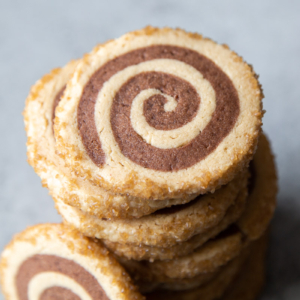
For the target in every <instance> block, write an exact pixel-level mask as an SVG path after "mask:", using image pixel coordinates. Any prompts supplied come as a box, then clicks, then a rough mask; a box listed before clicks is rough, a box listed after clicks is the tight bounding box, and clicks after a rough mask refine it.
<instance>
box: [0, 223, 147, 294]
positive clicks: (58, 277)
mask: <svg viewBox="0 0 300 300" xmlns="http://www.w3.org/2000/svg"><path fill="white" fill-rule="evenodd" d="M0 270H1V284H2V290H3V293H4V295H5V297H6V299H10V300H23V299H24V300H25V299H28V300H33V299H40V300H50V299H73V300H79V299H82V300H90V299H95V300H96V299H97V300H98V299H110V300H113V299H128V300H132V299H137V300H138V299H144V297H143V296H142V295H141V294H140V293H139V292H138V291H137V288H136V287H135V286H134V285H133V283H132V282H131V279H130V277H129V276H128V275H127V273H126V272H125V270H124V269H123V268H122V267H121V266H120V264H119V263H118V262H117V261H116V260H115V259H114V258H113V257H112V255H111V254H109V252H108V251H107V249H106V248H104V247H103V246H101V245H100V244H99V243H96V242H94V241H92V240H90V239H88V238H86V237H84V236H82V235H81V234H80V233H78V231H74V230H72V229H70V228H68V227H66V226H64V225H61V224H43V225H37V226H33V227H30V228H28V229H27V230H25V231H24V232H22V233H20V234H18V235H16V237H15V238H14V239H13V241H12V242H11V243H10V244H9V245H8V246H7V247H6V248H5V250H4V252H3V253H2V258H1V264H0Z"/></svg>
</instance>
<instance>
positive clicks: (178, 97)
mask: <svg viewBox="0 0 300 300" xmlns="http://www.w3.org/2000/svg"><path fill="white" fill-rule="evenodd" d="M154 60H155V61H157V62H159V61H164V62H165V61H167V60H168V61H169V65H170V68H172V67H171V66H172V64H173V63H174V64H175V63H176V64H178V65H179V64H182V65H183V66H186V68H190V69H188V70H191V72H192V71H193V72H197V73H198V74H199V76H201V77H202V81H207V82H208V83H209V84H210V86H211V87H212V89H213V95H214V98H213V99H212V100H211V101H213V102H214V106H212V107H213V108H214V109H213V111H211V112H209V113H208V114H206V115H209V117H207V116H204V117H203V116H202V117H201V118H203V120H204V121H203V122H202V123H203V124H204V125H205V126H204V127H203V126H202V127H201V126H199V124H200V123H199V122H198V123H195V122H196V120H198V119H199V118H198V115H201V114H200V113H201V111H204V112H205V109H204V107H205V105H204V104H205V101H203V95H202V93H201V89H200V92H199V89H197V88H196V87H195V81H194V82H193V84H191V82H192V80H191V81H190V80H186V78H188V75H189V73H190V72H187V76H186V78H181V76H180V78H179V77H178V76H175V75H177V73H178V72H179V71H178V72H177V73H176V72H169V70H168V69H167V70H165V71H163V70H162V69H159V68H155V66H154V67H153V68H154V69H151V68H150V69H149V68H147V66H148V65H150V64H151V62H152V61H153V63H154ZM172 62H173V63H172ZM147 64H148V65H147ZM153 65H154V64H153ZM138 67H141V70H142V72H140V73H139V74H135V73H134V72H133V73H132V74H133V75H132V76H131V77H129V78H128V80H127V81H126V82H125V83H124V84H123V85H121V86H120V87H119V89H118V90H116V91H115V93H114V95H113V96H112V103H111V106H110V123H111V130H112V133H113V136H114V139H115V140H116V142H117V144H118V147H119V149H120V151H121V153H122V154H123V155H124V156H125V157H127V158H129V159H130V160H131V161H133V162H134V163H136V164H138V165H140V166H142V167H145V168H149V169H153V170H159V171H165V172H168V171H178V170H182V169H186V168H189V167H191V166H193V165H194V164H196V163H198V162H199V161H200V160H202V159H204V158H205V157H206V156H207V155H209V154H210V153H211V152H212V151H214V149H216V147H217V146H218V145H219V143H220V142H221V141H222V140H223V139H224V137H226V136H227V135H228V134H229V133H230V131H231V129H232V128H233V126H234V124H235V122H236V120H237V118H238V115H239V98H238V94H237V91H236V89H235V87H234V85H233V83H232V82H231V80H230V79H229V77H228V76H227V75H226V74H225V73H224V72H223V71H222V70H221V69H220V68H219V67H218V66H217V65H216V64H215V63H213V62H212V61H211V60H210V59H208V58H207V57H205V56H203V55H201V54H199V53H198V52H196V51H193V50H190V49H187V48H182V47H177V46H169V45H156V46H149V47H146V48H140V49H137V50H134V51H131V52H128V53H126V54H123V55H121V56H119V57H117V58H115V59H113V60H111V61H109V62H107V63H106V64H105V65H103V66H102V67H100V68H99V69H98V70H97V71H96V72H95V73H94V74H93V76H92V77H91V78H90V80H89V81H88V83H87V84H86V86H85V88H84V90H83V93H82V97H81V99H80V102H79V105H78V114H77V119H78V129H79V132H80V135H81V138H82V142H83V144H84V147H85V149H86V151H87V153H88V155H89V157H90V158H91V159H92V160H93V162H94V163H95V164H97V165H98V166H100V167H101V166H102V165H103V164H104V163H105V152H104V150H103V149H102V146H101V142H100V138H99V134H98V132H100V131H99V128H98V130H97V125H96V123H95V114H96V115H97V113H98V112H97V110H96V112H95V106H97V100H98V94H99V93H101V91H102V89H103V88H104V89H105V84H109V81H110V80H112V78H114V77H117V76H118V74H119V73H120V74H121V73H122V72H125V73H126V71H128V74H130V72H129V71H130V68H138ZM142 67H144V69H143V68H142ZM177 69H178V68H177ZM171 73H172V74H171ZM179 73H180V72H179ZM179 73H178V74H179ZM174 74H175V75H174ZM197 82H199V80H198V81H196V84H197ZM106 91H108V90H106ZM147 93H148V94H147ZM139 97H140V98H142V100H143V101H140V102H139V100H138V98H139ZM200 98H201V103H200ZM100 101H101V98H100ZM136 102H137V103H141V104H140V109H135V107H137V106H138V105H136ZM141 105H142V108H141ZM203 109H204V110H203ZM134 111H136V112H138V111H140V113H139V114H140V115H139V117H135V113H134ZM99 114H101V112H99ZM104 114H105V112H103V115H104ZM201 118H200V119H201ZM139 120H141V122H142V124H145V126H144V127H145V128H147V129H146V130H144V131H143V128H142V127H143V126H139V125H138V124H139V123H140V121H139ZM193 122H194V123H195V124H194V123H193ZM189 123H191V124H194V125H195V126H192V127H186V126H188V125H189ZM203 124H202V125H203ZM184 128H186V130H185V131H181V132H180V131H179V132H180V134H177V135H176V136H171V137H170V140H172V139H175V140H176V141H175V142H174V143H172V141H166V145H164V141H163V140H164V132H167V131H168V134H171V135H172V134H173V131H174V134H175V130H180V129H184ZM151 130H152V131H153V130H154V131H156V132H157V133H153V134H152V133H151ZM190 130H191V131H192V133H191V134H190V132H189V131H190ZM149 132H150V133H149ZM189 134H190V136H191V138H190V139H189V140H187V139H186V137H185V135H189ZM170 145H171V146H170Z"/></svg>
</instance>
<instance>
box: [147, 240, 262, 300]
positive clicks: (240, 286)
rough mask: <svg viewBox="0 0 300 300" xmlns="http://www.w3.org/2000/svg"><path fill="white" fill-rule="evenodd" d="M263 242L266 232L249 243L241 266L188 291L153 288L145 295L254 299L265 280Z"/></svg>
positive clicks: (207, 299)
mask: <svg viewBox="0 0 300 300" xmlns="http://www.w3.org/2000/svg"><path fill="white" fill-rule="evenodd" d="M266 246H267V236H263V237H262V238H260V239H259V240H257V241H256V242H255V243H254V244H253V245H252V246H251V248H252V249H250V256H249V257H248V258H247V259H246V262H245V263H244V265H242V267H241V268H240V269H239V268H238V267H239V265H238V264H237V268H227V269H226V271H227V272H224V273H220V274H218V276H216V277H215V278H214V279H213V280H211V281H210V282H209V283H207V284H205V285H203V286H200V287H198V288H195V289H191V290H188V291H176V292H175V291H156V292H153V293H150V294H148V295H147V299H150V300H151V299H178V300H179V299H184V300H186V299H191V300H192V299H195V300H196V299H205V300H213V299H223V297H224V299H226V300H229V299H232V300H234V299H247V300H254V299H256V297H257V296H258V293H259V292H260V290H261V288H262V286H263V284H264V281H265V255H266ZM248 280H249V281H248ZM238 297H240V298H238Z"/></svg>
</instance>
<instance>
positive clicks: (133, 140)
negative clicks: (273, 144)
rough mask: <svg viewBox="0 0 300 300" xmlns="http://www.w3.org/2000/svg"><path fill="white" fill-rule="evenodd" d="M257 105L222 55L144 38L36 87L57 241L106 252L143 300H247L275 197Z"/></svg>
mask: <svg viewBox="0 0 300 300" xmlns="http://www.w3.org/2000/svg"><path fill="white" fill-rule="evenodd" d="M262 97H263V96H262V91H261V88H260V85H259V83H258V81H257V76H256V75H255V73H254V72H253V70H252V68H251V67H250V66H249V65H247V64H246V63H245V62H244V61H243V60H242V59H241V58H240V57H239V56H237V55H236V54H235V53H234V52H232V51H230V50H229V49H228V47H227V46H224V45H218V44H216V43H214V42H212V41H211V40H209V39H204V38H202V37H201V36H199V35H197V34H190V33H186V32H184V31H182V30H179V29H177V30H173V29H169V28H164V29H156V28H152V27H147V28H145V29H143V30H140V31H136V32H132V33H129V34H126V35H124V36H123V37H121V38H119V39H116V40H113V41H109V42H107V43H106V44H103V45H99V46H97V47H96V48H95V49H94V50H93V51H92V52H91V53H90V54H87V55H85V56H84V57H83V58H82V59H80V60H77V61H72V62H70V63H69V64H68V65H66V66H65V67H64V68H61V69H55V70H53V71H52V72H51V73H50V74H48V75H46V76H44V77H43V78H42V79H41V80H39V81H38V82H37V83H36V84H35V86H34V87H33V88H32V90H31V93H30V95H29V97H28V99H27V102H26V108H25V112H24V117H25V124H26V131H27V135H28V142H27V147H28V161H29V163H30V164H31V165H32V166H33V167H34V169H35V171H36V172H37V173H38V174H39V176H40V177H41V178H42V182H43V185H44V186H46V187H47V188H48V189H49V191H50V194H51V195H52V197H53V199H54V201H55V204H56V208H57V210H58V211H59V213H60V214H61V215H62V217H63V219H64V221H65V223H66V225H64V226H62V225H61V227H60V228H61V229H60V230H62V231H64V230H67V231H68V230H69V231H70V230H71V229H65V228H67V226H72V227H73V228H76V230H79V232H81V234H83V235H85V236H87V237H89V238H92V239H94V240H95V241H94V242H92V241H91V240H89V239H88V238H85V237H84V236H82V238H83V239H86V240H89V241H91V243H96V244H97V245H100V243H101V244H104V245H105V246H106V247H107V248H108V249H110V250H111V252H112V253H113V254H114V256H115V258H116V259H117V260H118V261H119V263H120V264H122V265H123V266H124V267H125V269H127V271H128V272H129V274H130V275H131V276H132V278H133V279H134V281H135V282H136V284H137V285H138V286H139V289H140V291H141V292H142V293H143V294H145V295H147V298H149V299H152V298H153V297H155V298H162V297H172V298H175V299H199V298H200V297H201V299H202V298H204V299H219V298H221V297H222V298H224V299H240V296H239V295H241V294H243V295H247V297H248V298H246V297H243V299H244V298H245V299H249V300H250V299H254V298H255V297H256V295H257V293H258V291H259V290H260V288H261V286H262V283H263V280H264V274H263V273H264V272H263V260H264V253H265V248H266V239H267V237H266V231H267V228H268V224H269V222H270V220H271V217H272V215H273V211H274V208H275V202H276V191H277V185H276V172H275V166H274V161H273V156H272V154H271V150H270V147H269V144H268V141H267V139H266V137H265V136H264V135H263V134H261V124H262V123H261V119H262V115H263V112H262V104H261V100H262ZM257 145H258V147H257ZM256 149H257V151H256ZM255 151H256V153H255ZM253 157H254V158H253ZM249 163H250V166H249ZM49 226H50V225H49ZM78 234H79V233H78ZM99 247H102V246H101V245H100V246H99ZM120 268H121V266H120ZM124 276H125V275H124ZM249 280H251V285H248V284H246V283H247V282H248V281H249ZM135 296H136V295H135ZM16 299H17V298H16ZM110 299H115V298H114V297H112V298H110ZM116 299H117V298H116ZM132 299H133V298H132Z"/></svg>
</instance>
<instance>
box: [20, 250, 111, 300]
mask: <svg viewBox="0 0 300 300" xmlns="http://www.w3.org/2000/svg"><path fill="white" fill-rule="evenodd" d="M16 287H17V291H18V296H19V299H20V300H28V299H30V300H50V299H53V296H55V299H64V300H66V299H73V300H74V299H76V300H77V299H82V300H92V299H95V300H96V299H107V300H108V297H107V295H106V294H105V292H104V290H103V289H102V287H101V286H100V285H99V283H98V281H97V280H96V278H95V277H94V276H93V275H92V274H90V273H89V272H88V271H87V270H85V269H84V268H83V267H82V266H80V265H79V264H77V263H76V262H74V261H72V260H69V259H66V258H62V257H59V256H56V255H43V254H36V255H34V256H32V257H30V258H28V259H27V260H25V261H24V262H23V263H22V265H21V266H20V268H19V271H18V273H17V276H16Z"/></svg>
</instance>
